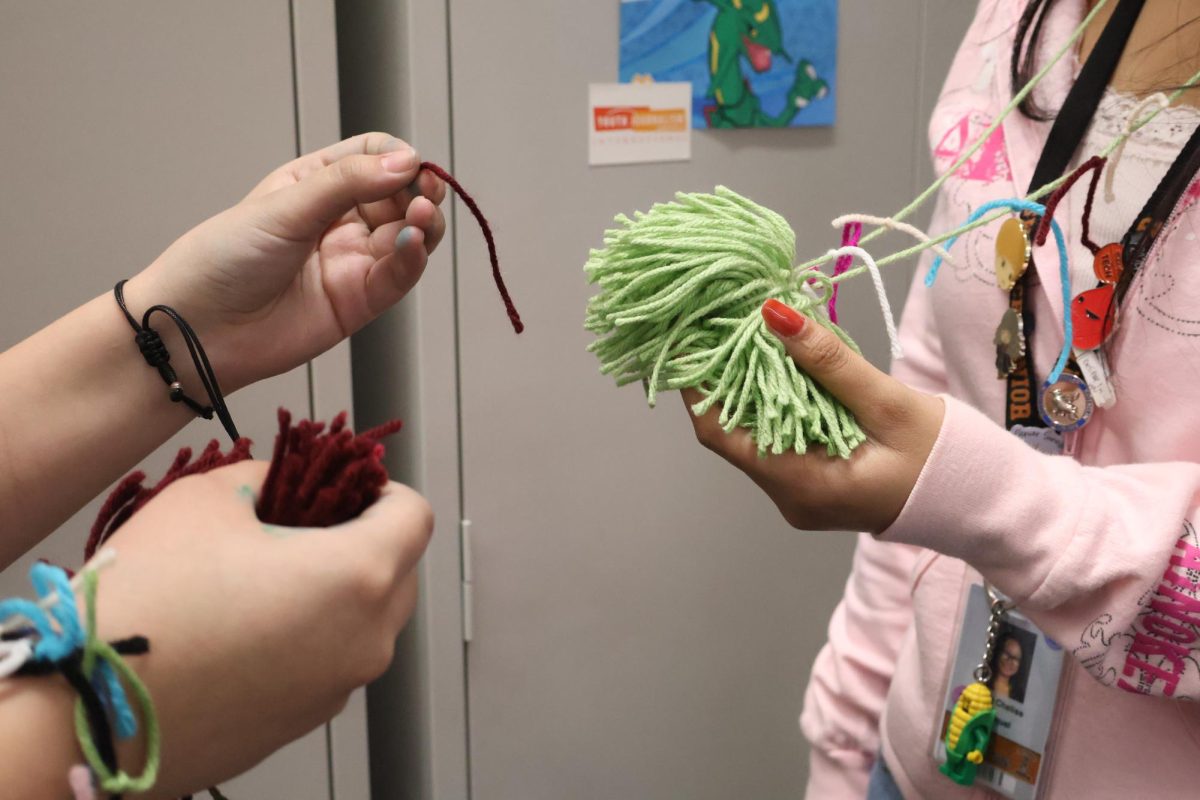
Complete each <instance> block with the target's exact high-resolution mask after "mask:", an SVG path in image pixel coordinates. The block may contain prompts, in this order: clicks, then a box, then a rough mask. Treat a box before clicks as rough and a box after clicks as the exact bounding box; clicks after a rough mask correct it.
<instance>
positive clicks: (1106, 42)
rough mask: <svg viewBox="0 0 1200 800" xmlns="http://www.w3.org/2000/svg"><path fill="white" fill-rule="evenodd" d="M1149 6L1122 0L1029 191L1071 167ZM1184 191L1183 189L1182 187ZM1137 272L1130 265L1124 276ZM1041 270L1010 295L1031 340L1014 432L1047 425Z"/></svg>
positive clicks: (1013, 404)
mask: <svg viewBox="0 0 1200 800" xmlns="http://www.w3.org/2000/svg"><path fill="white" fill-rule="evenodd" d="M1143 5H1145V0H1121V2H1120V3H1118V4H1117V7H1116V10H1114V11H1113V15H1112V18H1111V19H1109V21H1108V23H1107V24H1106V25H1105V26H1104V30H1103V31H1102V32H1101V33H1100V38H1099V39H1098V40H1097V41H1096V46H1095V47H1094V48H1093V49H1092V52H1091V53H1090V54H1089V55H1088V59H1087V61H1086V62H1085V63H1084V65H1083V67H1082V69H1080V70H1079V78H1078V79H1077V80H1076V81H1075V84H1074V85H1073V86H1072V87H1071V90H1070V91H1069V92H1068V93H1067V99H1066V100H1065V101H1063V106H1062V109H1061V110H1060V111H1059V112H1058V116H1057V118H1055V120H1054V125H1053V126H1051V128H1050V133H1049V135H1047V137H1046V144H1045V145H1044V146H1043V147H1042V153H1041V155H1040V156H1039V157H1038V163H1037V167H1036V168H1035V169H1034V171H1033V178H1032V179H1031V180H1030V181H1029V189H1028V192H1027V193H1032V192H1034V191H1035V190H1037V189H1038V188H1040V187H1042V186H1045V185H1046V184H1047V183H1050V182H1051V181H1054V180H1057V179H1058V178H1059V177H1061V176H1062V175H1063V174H1064V173H1065V172H1066V169H1067V165H1068V164H1070V163H1071V158H1072V157H1073V156H1074V155H1075V151H1076V150H1077V149H1079V143H1080V142H1081V141H1083V135H1084V133H1085V132H1086V131H1087V129H1088V125H1089V124H1091V121H1092V117H1093V116H1094V115H1095V113H1096V109H1097V108H1098V107H1099V106H1100V100H1101V99H1102V98H1103V97H1104V91H1105V89H1106V88H1107V87H1108V84H1109V81H1110V80H1112V76H1113V73H1114V72H1115V71H1116V69H1117V64H1118V62H1120V60H1121V54H1122V53H1123V52H1124V51H1125V45H1126V43H1127V42H1128V41H1129V36H1130V34H1131V33H1132V32H1133V26H1134V24H1135V23H1136V22H1137V19H1138V15H1139V14H1141V11H1142V6H1143ZM1031 46H1033V45H1031ZM1180 191H1181V192H1182V189H1181V190H1180ZM1168 213H1169V212H1168ZM1135 227H1136V226H1135ZM1131 271H1132V270H1129V269H1126V271H1125V273H1123V275H1122V278H1124V277H1125V275H1127V274H1128V273H1130V272H1131ZM1036 273H1037V269H1036V267H1035V265H1034V262H1033V258H1032V256H1031V257H1030V260H1029V267H1028V269H1026V270H1025V273H1024V274H1023V275H1021V276H1020V277H1019V278H1018V279H1017V281H1016V283H1015V284H1014V285H1013V288H1012V290H1011V291H1010V293H1009V306H1010V307H1011V308H1012V309H1013V311H1015V312H1016V313H1017V314H1018V315H1020V317H1021V321H1022V327H1023V329H1024V335H1025V337H1026V341H1027V345H1026V347H1025V357H1024V358H1022V359H1019V360H1018V362H1017V364H1016V369H1014V370H1013V371H1012V372H1011V373H1009V376H1008V390H1007V393H1006V396H1005V420H1004V422H1005V427H1007V428H1008V429H1010V430H1011V429H1012V428H1013V427H1014V426H1017V425H1023V426H1026V427H1045V423H1044V422H1043V421H1042V416H1041V414H1040V413H1038V407H1037V406H1038V404H1037V394H1038V384H1037V382H1036V380H1035V372H1034V368H1033V341H1032V337H1033V333H1034V329H1035V325H1036V321H1035V319H1034V314H1033V304H1032V303H1029V302H1026V300H1027V298H1028V290H1029V287H1030V286H1032V285H1034V284H1033V282H1032V281H1033V276H1034V275H1035V274H1036Z"/></svg>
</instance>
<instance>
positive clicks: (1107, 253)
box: [1092, 242, 1125, 283]
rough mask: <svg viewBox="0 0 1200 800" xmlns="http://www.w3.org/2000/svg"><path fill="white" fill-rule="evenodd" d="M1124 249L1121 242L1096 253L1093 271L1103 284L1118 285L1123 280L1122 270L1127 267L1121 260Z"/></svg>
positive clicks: (1109, 245) (1102, 248)
mask: <svg viewBox="0 0 1200 800" xmlns="http://www.w3.org/2000/svg"><path fill="white" fill-rule="evenodd" d="M1124 249H1125V248H1123V247H1122V246H1121V244H1120V243H1119V242H1113V243H1112V244H1106V245H1104V247H1101V248H1100V249H1099V250H1097V251H1096V259H1095V261H1093V262H1092V270H1093V271H1094V272H1095V273H1096V278H1097V279H1098V280H1099V281H1100V282H1101V283H1116V282H1117V281H1118V280H1120V279H1121V270H1122V269H1124V267H1125V265H1124V262H1123V261H1122V260H1121V257H1122V254H1123V251H1124Z"/></svg>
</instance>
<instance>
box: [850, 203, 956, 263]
mask: <svg viewBox="0 0 1200 800" xmlns="http://www.w3.org/2000/svg"><path fill="white" fill-rule="evenodd" d="M851 223H855V224H858V226H859V229H860V230H861V229H862V225H864V224H865V225H877V226H880V227H883V228H886V229H887V230H890V231H899V232H900V233H907V234H908V235H909V236H911V237H912V238H914V239H916V240H917V241H919V242H932V241H933V237H932V236H930V235H929V234H928V233H926V232H925V231H923V230H921V229H920V228H918V227H917V226H916V225H912V224H910V223H907V222H900V221H899V220H896V219H892V218H891V217H877V216H875V215H873V214H842V215H841V216H840V217H838V218H837V219H835V220H834V221H833V226H834V227H835V228H837V227H839V226H842V225H849V224H851ZM847 244H858V243H857V242H846V241H843V242H842V245H843V246H845V245H847ZM930 247H931V248H932V249H933V252H934V253H936V254H937V255H939V256H941V257H942V260H943V261H946V262H948V263H949V264H950V265H951V266H953V264H954V259H953V258H951V257H950V252H949V251H948V250H946V249H945V248H944V247H942V246H941V245H939V244H931V245H930ZM841 262H842V259H840V258H839V259H838V263H839V264H840V263H841ZM842 271H843V272H845V270H842ZM837 275H838V272H837V271H834V277H836V276H837Z"/></svg>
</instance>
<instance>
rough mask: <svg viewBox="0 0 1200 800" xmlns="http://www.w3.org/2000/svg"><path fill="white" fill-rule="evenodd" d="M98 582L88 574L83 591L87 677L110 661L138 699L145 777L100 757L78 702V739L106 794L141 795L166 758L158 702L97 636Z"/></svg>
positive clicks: (84, 656) (85, 576)
mask: <svg viewBox="0 0 1200 800" xmlns="http://www.w3.org/2000/svg"><path fill="white" fill-rule="evenodd" d="M96 581H97V577H96V573H95V571H94V570H86V571H85V572H84V574H83V589H84V598H85V600H86V603H87V639H86V640H85V641H84V645H83V674H84V675H85V676H86V677H87V679H88V680H91V679H92V674H93V672H94V671H95V669H96V661H97V659H102V660H104V661H107V662H108V663H109V664H110V665H111V666H112V667H113V669H114V670H116V672H117V675H118V676H119V677H120V678H122V679H123V680H124V681H125V684H126V685H127V686H128V687H129V689H130V690H131V691H132V692H133V695H134V697H136V698H137V701H138V705H140V706H141V709H142V723H143V725H144V726H145V730H146V765H145V767H144V768H143V769H142V774H141V775H139V776H138V777H136V778H133V777H130V776H129V775H128V774H126V773H125V772H124V771H123V770H119V771H117V772H116V773H115V774H114V773H113V772H111V771H110V770H109V769H108V767H107V766H106V765H105V764H104V760H103V759H102V758H100V753H99V752H98V751H97V750H96V743H95V742H94V741H92V732H91V728H89V727H88V721H87V712H86V711H85V710H84V708H83V701H82V700H77V701H76V702H75V736H76V738H77V739H78V740H79V748H80V749H81V750H82V751H83V757H84V758H85V759H87V762H88V765H89V766H90V767H91V768H92V771H93V772H95V773H96V775H97V776H99V778H100V786H101V788H102V789H104V791H106V792H109V793H111V794H126V793H131V794H137V793H139V792H145V791H147V790H148V789H150V788H151V787H153V786H154V783H155V781H157V780H158V767H159V762H160V759H161V756H162V753H161V744H162V742H161V737H160V735H159V730H158V715H157V713H155V711H154V701H153V700H151V699H150V691H149V690H148V689H147V688H146V684H144V683H142V681H141V679H140V678H138V676H137V675H136V674H135V673H134V671H133V670H132V669H131V668H130V667H129V665H128V664H126V663H125V659H123V658H121V655H120V654H119V653H118V652H117V651H116V650H114V649H113V648H112V645H110V644H109V643H108V642H106V641H104V640H102V639H100V638H99V637H98V636H96Z"/></svg>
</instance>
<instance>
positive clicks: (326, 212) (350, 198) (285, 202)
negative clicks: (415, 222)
mask: <svg viewBox="0 0 1200 800" xmlns="http://www.w3.org/2000/svg"><path fill="white" fill-rule="evenodd" d="M420 170H421V161H420V159H419V158H418V157H417V153H416V151H415V150H413V149H412V148H411V147H408V146H404V147H402V148H400V149H399V150H394V151H391V152H387V153H383V154H380V155H364V154H361V153H359V154H354V155H345V156H342V157H341V158H338V159H337V160H336V161H334V162H333V163H331V164H329V165H328V166H325V167H322V168H321V169H319V170H316V171H315V172H312V173H310V174H308V175H305V176H304V177H303V178H301V179H300V180H299V181H297V182H296V183H293V184H291V185H289V186H285V187H283V188H282V189H277V190H275V191H274V192H271V193H270V194H268V195H266V196H264V197H262V198H261V199H260V201H259V204H260V209H261V211H262V212H263V213H264V214H265V215H266V217H267V220H268V226H269V227H268V230H269V232H271V233H274V234H276V235H278V236H281V237H283V238H287V239H294V240H311V239H316V238H317V237H318V236H320V235H321V234H322V233H323V232H324V231H325V229H326V228H328V227H329V226H330V225H331V224H332V223H333V222H334V220H336V219H338V218H339V217H341V216H342V215H343V214H345V213H346V212H347V211H350V210H351V209H353V208H354V207H355V206H357V205H365V204H367V203H374V202H376V201H378V200H383V199H384V198H387V197H391V196H392V195H394V194H396V193H398V192H400V191H401V190H402V189H404V188H405V187H406V186H408V185H409V184H411V183H412V182H413V180H415V179H416V177H417V174H418V173H419V172H420Z"/></svg>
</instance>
